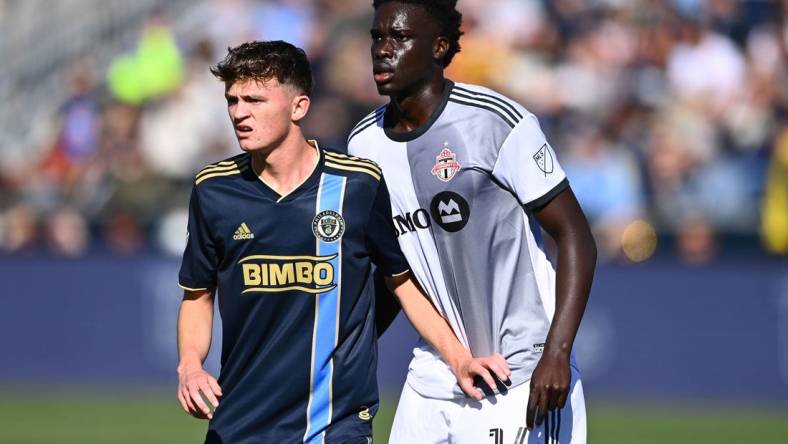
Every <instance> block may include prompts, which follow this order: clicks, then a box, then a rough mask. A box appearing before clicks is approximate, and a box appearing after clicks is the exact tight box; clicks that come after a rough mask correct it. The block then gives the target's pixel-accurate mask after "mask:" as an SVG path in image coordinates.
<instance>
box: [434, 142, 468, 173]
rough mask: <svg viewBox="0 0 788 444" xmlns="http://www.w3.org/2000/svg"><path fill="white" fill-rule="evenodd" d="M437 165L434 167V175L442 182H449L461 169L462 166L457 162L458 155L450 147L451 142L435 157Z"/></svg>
mask: <svg viewBox="0 0 788 444" xmlns="http://www.w3.org/2000/svg"><path fill="white" fill-rule="evenodd" d="M435 161H436V162H435V166H434V167H432V175H433V176H435V177H437V178H438V180H440V181H441V182H448V181H450V180H452V179H453V178H454V175H455V174H457V172H458V171H460V168H462V166H461V165H460V163H459V162H457V155H456V154H454V153H453V152H452V151H451V150H450V149H449V144H448V143H446V144H444V146H443V150H442V151H441V152H440V154H438V155H437V156H436V157H435Z"/></svg>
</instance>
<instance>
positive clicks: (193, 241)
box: [178, 188, 218, 290]
mask: <svg viewBox="0 0 788 444" xmlns="http://www.w3.org/2000/svg"><path fill="white" fill-rule="evenodd" d="M217 264H218V258H217V256H216V246H215V244H214V241H213V238H212V237H211V234H210V231H209V230H208V226H207V224H206V221H205V218H204V217H203V213H202V211H201V209H200V198H199V194H198V193H197V189H196V188H195V189H193V190H192V195H191V199H190V201H189V226H188V232H187V235H186V250H185V251H184V252H183V260H182V261H181V271H180V273H179V274H178V284H179V285H180V286H181V288H183V289H185V290H205V289H209V288H213V287H215V286H216V273H217Z"/></svg>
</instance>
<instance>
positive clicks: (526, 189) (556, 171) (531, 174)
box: [492, 115, 569, 211]
mask: <svg viewBox="0 0 788 444" xmlns="http://www.w3.org/2000/svg"><path fill="white" fill-rule="evenodd" d="M492 175H493V177H494V178H495V179H496V180H497V181H498V182H500V183H502V184H503V185H504V186H505V187H506V188H508V189H509V190H510V191H511V192H512V193H514V195H515V196H516V197H517V200H519V201H520V204H521V205H523V206H524V207H525V209H526V210H528V211H532V210H535V209H538V208H540V207H542V206H544V205H546V204H547V203H548V202H550V201H551V200H552V199H553V198H554V197H555V196H557V195H558V194H559V193H560V192H561V191H563V190H564V189H566V188H568V187H569V182H568V181H567V179H566V174H565V173H564V170H563V169H562V168H561V165H560V164H559V163H558V159H557V158H556V156H555V152H554V151H553V148H552V147H551V146H550V144H549V143H548V142H547V139H546V138H545V135H544V133H542V129H541V128H540V127H539V122H538V121H537V120H536V117H535V116H534V115H530V116H527V117H526V118H525V119H523V120H522V121H520V123H518V124H517V126H515V127H514V129H512V132H511V133H509V136H508V137H507V138H506V140H505V141H504V143H503V145H502V146H501V149H500V150H499V151H498V157H497V159H496V161H495V165H494V166H493V171H492Z"/></svg>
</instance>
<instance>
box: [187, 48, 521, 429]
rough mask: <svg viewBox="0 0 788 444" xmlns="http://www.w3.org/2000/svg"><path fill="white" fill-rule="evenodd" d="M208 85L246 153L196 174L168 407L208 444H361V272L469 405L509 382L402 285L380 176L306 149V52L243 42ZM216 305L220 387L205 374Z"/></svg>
mask: <svg viewBox="0 0 788 444" xmlns="http://www.w3.org/2000/svg"><path fill="white" fill-rule="evenodd" d="M212 72H213V73H214V75H216V77H218V78H219V79H221V80H222V81H224V83H225V96H226V99H227V107H228V112H229V116H230V118H231V120H232V123H233V126H234V128H235V132H236V136H237V138H238V142H239V144H240V147H241V149H242V150H243V151H244V153H243V154H240V155H238V156H234V157H232V158H230V159H227V160H225V161H221V162H217V163H214V164H211V165H209V166H207V167H205V168H203V169H202V170H201V171H200V172H199V173H198V174H197V176H196V178H195V181H194V188H193V191H192V196H191V201H190V207H189V224H188V229H189V237H188V242H187V246H186V250H185V252H184V254H183V263H182V266H181V270H180V273H179V284H180V286H181V287H183V288H184V290H185V292H184V298H183V301H182V303H181V309H180V313H179V318H178V351H179V358H180V363H179V365H178V376H179V386H178V399H179V401H180V403H181V405H182V407H183V409H184V410H186V411H187V412H188V413H190V414H192V415H193V416H196V417H198V418H205V419H210V423H209V427H208V434H207V437H206V442H207V443H224V444H230V443H232V444H243V443H295V442H304V443H328V444H331V443H348V444H355V443H364V444H366V443H368V442H369V441H370V440H371V435H372V430H371V424H370V421H371V419H372V417H374V415H375V413H376V411H377V408H378V394H377V381H376V374H375V373H376V372H375V369H376V361H377V354H376V334H375V320H374V297H373V292H372V290H373V285H372V282H371V279H370V267H371V263H374V264H375V265H376V266H377V268H378V269H379V270H381V271H382V272H383V274H385V275H386V276H387V284H388V286H389V288H390V289H392V291H393V292H394V294H395V295H396V296H397V298H398V300H399V302H400V303H401V304H402V306H403V308H404V310H405V313H406V314H407V315H408V317H409V319H410V320H411V322H412V323H413V325H414V326H415V327H416V329H417V330H418V331H419V332H420V334H422V335H423V336H424V337H425V338H427V339H428V340H429V341H431V343H432V344H433V346H434V347H435V348H436V349H437V350H440V352H441V353H442V354H443V356H444V357H445V359H446V360H447V362H449V363H450V365H451V366H452V368H453V369H455V372H456V375H457V379H458V382H459V383H460V385H461V386H462V387H463V388H464V389H465V390H467V392H468V393H469V394H471V395H472V396H477V397H479V398H480V397H481V394H480V393H478V392H477V391H476V389H475V388H474V387H473V378H474V377H482V378H484V379H485V380H488V381H490V382H493V377H492V374H491V372H495V374H496V376H497V377H498V378H506V377H507V376H508V368H507V367H506V364H505V362H503V361H502V360H501V359H498V358H497V357H489V358H473V357H471V355H470V353H469V351H468V350H467V348H465V347H463V346H462V345H461V343H460V342H459V341H458V339H457V338H456V337H455V336H454V334H453V333H452V331H451V329H450V327H449V326H448V324H447V323H446V322H445V320H444V319H443V318H442V317H440V315H439V314H438V313H437V312H436V311H435V309H434V307H433V306H432V305H431V304H430V302H429V300H428V299H427V298H426V297H425V296H424V294H423V293H421V292H420V291H419V289H418V287H417V286H416V285H415V283H414V280H413V279H412V278H411V276H410V273H409V271H408V270H409V268H408V264H407V262H406V260H405V258H404V256H403V255H402V252H401V250H400V249H399V246H398V245H397V241H396V237H395V234H394V227H393V223H392V221H391V209H390V202H389V197H388V191H387V189H386V184H385V182H384V180H383V177H382V175H381V171H380V168H379V167H378V166H377V165H375V164H374V163H373V162H371V161H368V160H365V159H361V158H358V157H351V156H348V155H345V154H341V153H338V152H335V151H330V150H327V149H322V148H320V147H318V145H317V142H315V141H307V140H305V138H304V136H303V134H302V132H301V129H300V122H301V120H302V119H303V118H304V116H305V115H306V114H307V111H308V109H309V105H310V99H309V94H310V92H311V88H312V78H311V70H310V67H309V62H308V60H307V58H306V55H305V54H304V52H303V51H302V50H300V49H298V48H296V47H294V46H292V45H290V44H289V43H286V42H281V41H274V42H252V43H245V44H243V45H240V46H238V47H236V48H233V49H230V51H229V54H228V55H227V57H226V58H225V59H224V60H223V61H222V62H220V63H219V64H218V65H217V66H216V67H214V68H213V69H212ZM217 293H218V303H219V311H220V314H221V317H222V329H223V330H222V331H223V343H222V353H221V363H222V369H221V374H220V376H219V378H218V380H217V379H215V378H214V377H213V376H212V375H210V374H208V373H207V372H206V371H205V369H204V368H203V361H204V359H205V357H206V355H207V353H208V349H209V347H210V342H211V326H212V316H213V305H214V295H215V294H217ZM203 398H205V399H203ZM206 401H207V402H206Z"/></svg>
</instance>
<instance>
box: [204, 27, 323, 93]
mask: <svg viewBox="0 0 788 444" xmlns="http://www.w3.org/2000/svg"><path fill="white" fill-rule="evenodd" d="M227 51H228V52H227V57H225V58H224V60H222V61H221V62H219V63H217V64H216V66H212V67H211V73H213V75H215V76H216V77H217V78H218V79H220V80H222V81H223V82H224V83H225V84H226V85H228V86H229V85H232V84H233V83H235V82H237V81H239V80H249V79H252V80H260V81H266V80H271V79H276V80H277V81H279V83H280V84H283V85H284V84H288V85H292V86H295V87H296V88H298V89H300V90H301V92H303V93H304V94H305V95H307V96H308V95H310V94H312V68H311V67H310V66H309V59H307V57H306V53H305V52H304V50H303V49H301V48H297V47H295V46H293V45H291V44H290V43H287V42H283V41H281V40H273V41H267V42H248V43H243V44H241V45H239V46H236V47H235V48H227Z"/></svg>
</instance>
